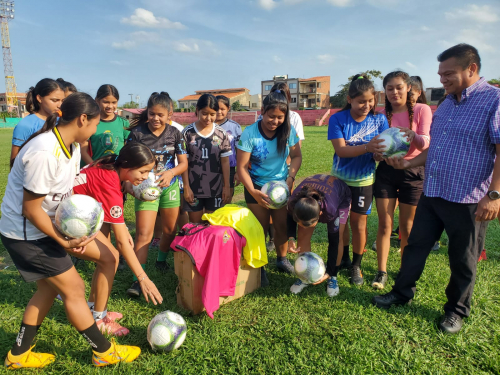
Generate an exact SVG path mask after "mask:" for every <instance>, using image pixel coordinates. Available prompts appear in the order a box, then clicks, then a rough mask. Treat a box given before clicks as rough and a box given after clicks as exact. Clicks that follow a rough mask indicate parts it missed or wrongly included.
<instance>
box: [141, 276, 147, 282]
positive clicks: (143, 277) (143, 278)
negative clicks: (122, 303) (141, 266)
mask: <svg viewBox="0 0 500 375" xmlns="http://www.w3.org/2000/svg"><path fill="white" fill-rule="evenodd" d="M146 277H147V276H144V277H143V278H142V279H140V280H139V282H140V283H142V282H143V281H144V279H145V278H146Z"/></svg>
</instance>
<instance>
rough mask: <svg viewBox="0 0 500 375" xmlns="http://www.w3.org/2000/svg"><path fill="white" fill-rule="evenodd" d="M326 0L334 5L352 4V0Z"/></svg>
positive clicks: (345, 5) (344, 5)
mask: <svg viewBox="0 0 500 375" xmlns="http://www.w3.org/2000/svg"><path fill="white" fill-rule="evenodd" d="M327 2H329V3H330V4H332V5H333V6H336V7H347V6H349V5H351V4H352V0H327Z"/></svg>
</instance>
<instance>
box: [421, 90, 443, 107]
mask: <svg viewBox="0 0 500 375" xmlns="http://www.w3.org/2000/svg"><path fill="white" fill-rule="evenodd" d="M445 94H446V92H445V90H444V87H427V89H426V90H425V97H426V98H427V103H428V104H437V102H438V101H439V99H441V98H442V97H443V96H445Z"/></svg>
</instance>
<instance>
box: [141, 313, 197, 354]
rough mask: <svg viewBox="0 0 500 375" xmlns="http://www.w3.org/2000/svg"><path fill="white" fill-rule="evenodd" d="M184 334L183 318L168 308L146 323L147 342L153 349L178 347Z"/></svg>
mask: <svg viewBox="0 0 500 375" xmlns="http://www.w3.org/2000/svg"><path fill="white" fill-rule="evenodd" d="M186 334H187V326H186V321H185V320H184V318H183V317H182V316H180V315H179V314H176V313H174V312H172V311H169V310H167V311H164V312H162V313H160V314H158V315H156V316H155V317H154V318H153V319H152V320H151V322H150V323H149V325H148V342H149V344H150V345H151V348H153V350H155V351H164V352H170V351H172V350H174V349H178V348H179V347H180V346H181V345H182V343H183V342H184V340H185V339H186Z"/></svg>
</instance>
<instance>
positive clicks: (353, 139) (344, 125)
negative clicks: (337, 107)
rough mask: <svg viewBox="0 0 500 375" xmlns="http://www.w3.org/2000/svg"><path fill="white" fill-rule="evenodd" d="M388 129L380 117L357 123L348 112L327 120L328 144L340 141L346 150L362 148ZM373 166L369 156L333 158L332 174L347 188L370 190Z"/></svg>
mask: <svg viewBox="0 0 500 375" xmlns="http://www.w3.org/2000/svg"><path fill="white" fill-rule="evenodd" d="M388 128H389V124H388V122H387V118H386V117H385V116H384V115H382V114H377V115H372V114H368V116H366V118H365V119H364V120H363V121H361V122H356V121H355V120H354V119H353V118H352V116H351V111H349V110H346V111H340V112H337V113H335V114H334V115H333V116H332V117H330V123H329V125H328V140H332V139H340V138H343V139H344V140H345V143H346V145H347V146H358V145H364V144H367V143H368V142H370V141H371V139H372V138H374V137H376V136H377V135H379V134H380V133H382V132H383V131H384V130H386V129H388ZM375 169H376V164H375V160H374V159H373V154H372V153H366V154H363V155H360V156H356V157H355V158H340V157H339V156H338V155H337V154H335V155H334V156H333V167H332V172H331V174H332V175H333V176H335V177H338V178H340V179H341V180H342V181H344V182H345V183H346V184H347V185H349V186H370V185H373V183H374V182H375Z"/></svg>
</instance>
